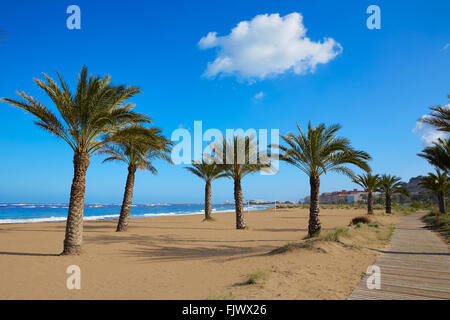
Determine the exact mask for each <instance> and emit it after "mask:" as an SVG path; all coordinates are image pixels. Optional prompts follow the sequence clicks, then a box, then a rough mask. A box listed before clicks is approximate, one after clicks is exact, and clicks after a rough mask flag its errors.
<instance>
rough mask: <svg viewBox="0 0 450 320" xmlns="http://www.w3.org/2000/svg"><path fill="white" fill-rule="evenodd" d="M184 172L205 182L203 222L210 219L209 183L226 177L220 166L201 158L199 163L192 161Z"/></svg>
mask: <svg viewBox="0 0 450 320" xmlns="http://www.w3.org/2000/svg"><path fill="white" fill-rule="evenodd" d="M185 169H186V170H188V171H190V172H191V173H193V174H195V175H196V176H197V177H200V178H201V179H203V180H205V220H210V219H211V183H212V182H213V180H216V179H219V178H223V177H226V174H225V173H224V171H223V168H222V166H220V165H218V164H216V163H215V162H213V161H208V160H207V159H205V158H202V161H201V162H195V161H192V166H191V167H185Z"/></svg>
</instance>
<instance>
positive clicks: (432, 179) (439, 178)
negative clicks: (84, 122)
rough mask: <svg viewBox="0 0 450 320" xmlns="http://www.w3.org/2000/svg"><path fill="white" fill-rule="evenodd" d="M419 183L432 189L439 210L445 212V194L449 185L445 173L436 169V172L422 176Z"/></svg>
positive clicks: (449, 182)
mask: <svg viewBox="0 0 450 320" xmlns="http://www.w3.org/2000/svg"><path fill="white" fill-rule="evenodd" d="M419 185H420V186H422V187H424V188H426V189H428V190H430V191H432V192H433V193H434V194H435V195H436V196H437V198H438V202H439V212H440V213H442V214H445V194H446V193H447V191H448V189H449V186H450V181H449V178H448V176H447V174H446V173H445V172H442V171H440V170H438V169H436V174H434V173H431V172H429V173H428V176H426V177H423V178H422V180H421V181H420V182H419Z"/></svg>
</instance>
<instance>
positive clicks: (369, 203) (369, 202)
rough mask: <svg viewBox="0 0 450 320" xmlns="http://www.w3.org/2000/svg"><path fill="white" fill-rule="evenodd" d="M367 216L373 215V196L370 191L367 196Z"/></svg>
mask: <svg viewBox="0 0 450 320" xmlns="http://www.w3.org/2000/svg"><path fill="white" fill-rule="evenodd" d="M367 214H373V194H372V192H371V191H369V194H368V195H367Z"/></svg>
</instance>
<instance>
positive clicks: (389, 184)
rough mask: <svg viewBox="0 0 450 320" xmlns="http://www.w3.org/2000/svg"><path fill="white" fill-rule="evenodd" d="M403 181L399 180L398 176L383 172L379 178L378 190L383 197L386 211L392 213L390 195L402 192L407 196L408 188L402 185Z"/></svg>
mask: <svg viewBox="0 0 450 320" xmlns="http://www.w3.org/2000/svg"><path fill="white" fill-rule="evenodd" d="M403 185H404V183H403V182H401V178H400V177H396V176H393V175H388V174H383V175H382V176H381V178H380V191H381V192H382V193H383V194H384V197H385V208H386V213H387V214H390V213H392V196H393V195H394V194H398V193H399V194H403V195H405V196H409V192H408V190H406V189H405V188H404V187H403Z"/></svg>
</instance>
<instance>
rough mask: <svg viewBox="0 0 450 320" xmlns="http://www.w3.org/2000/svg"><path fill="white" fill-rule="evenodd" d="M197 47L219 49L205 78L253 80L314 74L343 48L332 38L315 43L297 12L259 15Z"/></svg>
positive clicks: (213, 33)
mask: <svg viewBox="0 0 450 320" xmlns="http://www.w3.org/2000/svg"><path fill="white" fill-rule="evenodd" d="M198 45H199V47H200V48H201V49H210V48H217V49H218V50H217V56H216V59H215V60H214V61H213V62H210V63H208V67H207V69H206V71H205V73H204V75H205V76H207V77H215V76H217V75H219V74H222V75H236V76H239V77H242V78H246V79H253V80H254V79H264V78H266V77H269V76H275V75H279V74H283V73H285V72H288V71H293V72H294V73H296V74H300V73H305V72H308V71H311V72H314V70H315V68H316V66H317V65H318V64H320V63H327V62H329V61H330V60H332V59H334V58H335V57H336V56H337V55H338V54H340V53H341V52H342V46H341V45H340V44H339V43H337V42H336V41H335V40H334V39H332V38H324V40H323V41H322V42H320V41H318V42H314V41H311V40H310V39H309V38H308V37H306V28H305V26H304V25H303V17H302V15H301V14H300V13H297V12H293V13H291V14H288V15H286V16H284V17H280V15H279V14H278V13H275V14H270V15H269V14H264V15H258V16H256V17H254V18H253V19H252V20H250V21H242V22H239V23H238V24H237V26H236V27H234V28H233V29H232V30H231V32H230V34H228V35H226V36H221V37H220V36H219V37H218V36H217V32H210V33H208V35H207V36H206V37H203V38H201V39H200V41H199V43H198Z"/></svg>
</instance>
